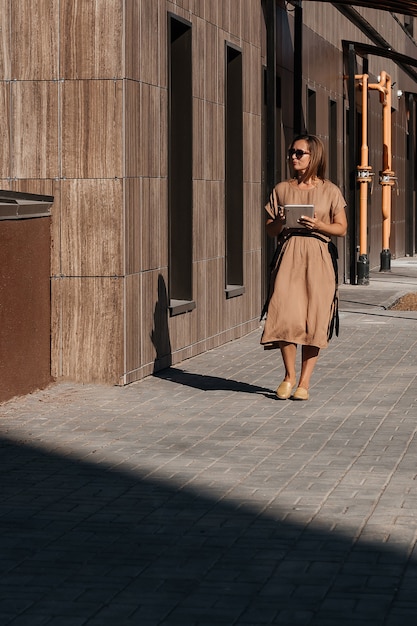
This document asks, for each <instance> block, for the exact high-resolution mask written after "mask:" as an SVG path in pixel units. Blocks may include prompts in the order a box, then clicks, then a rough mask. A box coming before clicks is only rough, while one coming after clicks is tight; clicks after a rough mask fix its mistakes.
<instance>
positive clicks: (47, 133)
mask: <svg viewBox="0 0 417 626" xmlns="http://www.w3.org/2000/svg"><path fill="white" fill-rule="evenodd" d="M11 93H12V113H11V118H12V120H11V146H12V156H11V176H12V177H15V178H55V177H57V176H59V163H58V83H57V82H48V81H16V82H13V83H12V84H11Z"/></svg>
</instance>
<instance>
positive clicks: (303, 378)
mask: <svg viewBox="0 0 417 626" xmlns="http://www.w3.org/2000/svg"><path fill="white" fill-rule="evenodd" d="M319 352H320V348H317V346H303V347H302V352H301V374H300V381H299V383H298V386H299V387H303V388H304V389H308V388H309V386H310V378H311V375H312V373H313V370H314V368H315V365H316V363H317V359H318V358H319Z"/></svg>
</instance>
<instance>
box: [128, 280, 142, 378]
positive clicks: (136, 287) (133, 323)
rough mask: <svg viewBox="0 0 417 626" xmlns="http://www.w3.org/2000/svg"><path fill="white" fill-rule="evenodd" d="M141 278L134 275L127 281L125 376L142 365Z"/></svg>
mask: <svg viewBox="0 0 417 626" xmlns="http://www.w3.org/2000/svg"><path fill="white" fill-rule="evenodd" d="M141 278H142V277H141V275H140V274H134V275H132V276H127V277H126V280H125V303H126V308H125V338H126V340H125V341H126V344H125V366H124V373H125V374H126V373H128V372H131V371H134V370H136V369H138V368H140V367H141V365H142V337H141V330H142V308H141Z"/></svg>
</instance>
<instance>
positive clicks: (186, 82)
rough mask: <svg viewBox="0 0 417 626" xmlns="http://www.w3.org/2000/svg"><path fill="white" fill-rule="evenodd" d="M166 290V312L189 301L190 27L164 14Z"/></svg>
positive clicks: (181, 309) (186, 307)
mask: <svg viewBox="0 0 417 626" xmlns="http://www.w3.org/2000/svg"><path fill="white" fill-rule="evenodd" d="M168 50H169V90H168V107H169V108H168V224H169V266H168V290H169V300H170V306H169V309H170V313H171V315H177V314H180V313H185V312H187V311H190V310H192V309H194V308H195V303H194V302H193V301H192V243H193V242H192V230H193V224H192V212H193V187H192V184H193V172H192V165H193V154H192V140H193V134H192V133H193V126H192V117H193V116H192V39H191V24H189V23H188V22H186V21H183V20H181V19H178V18H177V16H175V17H174V16H173V15H169V16H168Z"/></svg>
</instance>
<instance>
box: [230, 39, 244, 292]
mask: <svg viewBox="0 0 417 626" xmlns="http://www.w3.org/2000/svg"><path fill="white" fill-rule="evenodd" d="M225 123H226V128H225V150H226V155H225V157H226V158H225V161H226V172H225V205H226V297H227V298H232V297H235V296H239V295H242V294H243V293H244V291H245V289H244V287H243V79H242V53H241V51H240V50H238V49H236V48H234V47H232V46H230V45H229V44H227V45H226V121H225Z"/></svg>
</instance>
